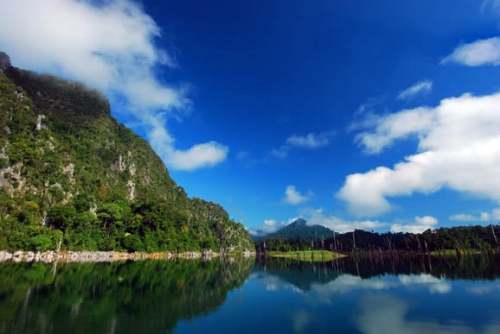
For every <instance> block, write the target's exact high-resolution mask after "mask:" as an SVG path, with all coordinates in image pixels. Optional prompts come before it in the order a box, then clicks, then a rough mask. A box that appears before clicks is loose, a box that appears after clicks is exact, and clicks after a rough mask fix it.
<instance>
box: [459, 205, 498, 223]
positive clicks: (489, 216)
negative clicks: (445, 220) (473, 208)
mask: <svg viewBox="0 0 500 334" xmlns="http://www.w3.org/2000/svg"><path fill="white" fill-rule="evenodd" d="M450 220H454V221H460V222H491V221H493V220H496V221H498V220H500V208H498V209H494V210H493V211H491V212H481V213H479V215H477V216H474V215H471V214H466V213H458V214H455V215H452V216H450Z"/></svg>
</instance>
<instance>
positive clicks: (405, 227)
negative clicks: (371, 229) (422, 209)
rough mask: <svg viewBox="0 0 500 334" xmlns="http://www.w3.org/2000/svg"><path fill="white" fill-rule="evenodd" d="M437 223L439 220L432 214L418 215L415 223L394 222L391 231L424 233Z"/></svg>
mask: <svg viewBox="0 0 500 334" xmlns="http://www.w3.org/2000/svg"><path fill="white" fill-rule="evenodd" d="M437 223H438V220H437V219H436V218H434V217H432V216H424V217H418V216H417V217H415V222H414V223H413V224H393V225H392V226H391V232H392V233H399V232H408V233H422V232H424V231H426V230H428V229H432V228H433V227H434V226H435V225H436V224H437Z"/></svg>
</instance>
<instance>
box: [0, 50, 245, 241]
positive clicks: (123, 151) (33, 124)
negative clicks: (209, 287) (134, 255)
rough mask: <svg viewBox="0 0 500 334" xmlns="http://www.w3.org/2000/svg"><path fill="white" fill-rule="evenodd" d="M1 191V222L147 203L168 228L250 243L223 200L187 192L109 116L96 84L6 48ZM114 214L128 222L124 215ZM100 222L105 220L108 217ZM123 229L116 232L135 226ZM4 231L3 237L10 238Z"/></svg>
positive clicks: (0, 86) (0, 105)
mask: <svg viewBox="0 0 500 334" xmlns="http://www.w3.org/2000/svg"><path fill="white" fill-rule="evenodd" d="M0 197H1V198H2V199H4V201H3V202H4V203H0V209H2V212H0V224H2V221H4V222H5V221H7V220H9V221H11V223H10V224H11V225H12V224H13V223H12V221H15V220H17V221H21V223H22V222H24V221H26V222H28V224H32V225H33V226H36V225H37V224H38V226H45V227H47V228H54V227H55V226H51V225H50V219H49V221H47V217H49V218H50V212H51V209H52V208H53V207H55V206H66V207H72V208H75V210H76V212H77V213H82V212H90V213H93V214H94V215H95V217H94V218H95V220H99V217H98V216H99V213H100V212H102V209H103V207H104V206H105V205H106V204H107V203H118V202H120V201H121V202H120V203H122V204H123V202H127V203H128V206H129V209H131V210H132V214H133V213H136V209H137V207H138V206H139V204H144V203H147V204H148V205H151V204H154V207H161V209H158V210H160V211H161V210H164V211H165V212H166V213H165V214H164V215H167V214H168V216H169V218H168V221H169V222H170V223H171V225H172V226H173V230H174V232H176V233H177V232H178V231H177V230H178V229H182V228H183V229H184V230H182V231H184V232H186V233H187V231H189V230H191V232H189V233H190V237H189V238H188V239H189V240H190V239H193V238H198V239H207V240H208V239H210V240H211V241H209V242H208V241H207V242H208V245H211V244H214V243H215V245H216V246H217V247H221V248H227V249H234V248H235V247H236V248H243V249H251V248H252V244H251V241H250V238H249V236H248V233H246V231H245V229H244V228H243V226H242V225H241V224H236V223H233V222H231V221H230V219H229V217H228V214H227V213H226V211H225V210H224V209H223V208H222V207H220V206H219V205H217V204H214V203H210V202H206V201H203V200H201V199H190V198H188V197H187V195H186V193H185V191H184V189H182V188H181V187H179V186H178V185H177V184H176V183H175V182H174V181H173V180H172V179H171V177H170V175H169V173H168V170H167V169H166V167H165V165H164V164H163V162H162V161H161V159H160V158H159V157H158V156H157V155H156V154H155V153H154V152H153V150H152V149H151V147H150V145H149V144H148V143H147V142H146V141H144V140H143V139H142V138H140V137H139V136H137V135H135V134H134V133H133V132H132V131H131V130H129V129H127V128H126V127H124V126H123V125H122V124H119V123H118V122H117V121H116V120H115V119H114V118H112V117H111V116H110V106H109V102H108V101H107V100H106V98H105V97H104V96H103V95H102V94H101V93H100V92H98V91H95V90H91V89H88V88H87V87H85V86H83V85H81V84H79V83H76V82H71V81H65V80H61V79H59V78H56V77H53V76H49V75H39V74H36V73H33V72H29V71H24V70H21V69H18V68H15V67H12V66H11V65H10V60H9V58H8V56H7V55H6V54H5V53H0ZM0 202H2V201H0ZM151 202H154V203H151ZM122 206H123V205H122ZM148 212H150V211H148ZM141 213H142V216H141V217H143V218H144V212H142V211H141ZM107 214H108V215H109V212H108V213H107ZM137 214H139V213H137ZM101 218H102V217H101ZM106 219H107V218H106ZM165 219H167V218H165ZM115 220H116V219H115ZM119 221H120V222H122V223H123V224H125V226H127V224H126V222H124V218H120V219H119ZM101 223H102V219H101ZM140 223H144V221H142V222H140ZM3 224H4V225H5V223H3ZM11 225H9V226H11ZM63 225H64V224H63ZM103 225H104V226H106V227H108V224H107V220H106V222H104V223H103ZM65 227H66V230H64V231H63V232H64V234H65V235H66V233H68V226H65ZM72 227H74V226H69V228H70V229H71V228H72ZM94 227H99V226H94ZM100 227H102V226H100ZM151 229H152V228H151V227H150V230H151ZM156 229H157V227H155V228H154V229H152V230H154V231H156ZM166 230H168V229H167V227H165V231H166ZM186 230H187V231H186ZM127 231H128V230H127V229H126V228H125V229H123V231H122V232H123V233H124V235H125V234H127V233H128V234H134V233H135V230H134V231H132V232H134V233H131V232H127ZM108 232H109V233H108V234H111V232H116V231H111V232H110V231H108ZM146 232H147V231H146ZM146 232H141V233H142V235H141V236H140V238H141V240H142V242H144V238H145V233H146ZM118 233H120V231H118ZM0 234H1V232H0ZM207 235H209V236H210V237H209V238H208V237H207V238H206V236H207ZM30 237H33V236H30ZM35 237H36V235H35ZM5 238H6V239H5V240H4V244H12V242H9V241H8V237H5ZM116 238H117V240H118V239H119V236H116ZM122 238H123V236H122ZM1 240H2V239H1V236H0V248H1V246H2V241H1ZM65 243H66V242H65ZM70 243H71V242H70V241H69V242H68V243H67V244H68V245H69V244H70ZM172 243H175V241H172ZM195 244H196V243H195ZM117 247H118V248H119V247H120V246H119V245H118V246H117ZM171 247H173V246H171ZM193 247H195V248H196V247H201V244H198V246H196V245H195V246H193ZM183 248H185V249H184V250H187V249H188V248H189V246H186V245H185V247H183Z"/></svg>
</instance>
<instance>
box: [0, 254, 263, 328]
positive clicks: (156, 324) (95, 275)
mask: <svg viewBox="0 0 500 334" xmlns="http://www.w3.org/2000/svg"><path fill="white" fill-rule="evenodd" d="M253 264H254V258H250V259H241V260H240V261H228V260H224V259H220V260H219V259H214V260H212V261H208V262H200V261H199V260H192V261H139V262H131V263H104V264H103V263H85V264H63V265H61V264H59V265H58V266H57V267H56V265H48V264H43V263H33V264H31V263H29V264H28V263H21V264H17V263H11V262H7V263H0V272H2V275H0V297H1V299H0V300H1V303H0V333H171V332H172V331H173V329H174V328H175V326H176V324H177V323H178V321H180V320H182V319H184V320H190V319H192V318H194V317H196V316H199V315H202V314H207V313H209V312H212V311H214V310H216V309H217V308H218V307H220V306H221V305H222V304H223V303H224V301H225V300H226V297H227V294H228V293H229V292H230V291H231V290H233V289H235V288H237V287H239V286H241V285H242V284H243V282H244V281H245V279H246V278H247V277H248V276H249V275H250V272H251V270H252V267H253ZM111 328H114V330H112V329H111Z"/></svg>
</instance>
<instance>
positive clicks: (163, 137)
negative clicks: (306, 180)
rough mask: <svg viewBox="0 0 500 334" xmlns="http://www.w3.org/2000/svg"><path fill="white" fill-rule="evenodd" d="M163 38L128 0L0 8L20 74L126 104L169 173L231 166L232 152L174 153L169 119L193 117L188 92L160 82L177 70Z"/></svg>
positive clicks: (65, 0)
mask: <svg viewBox="0 0 500 334" xmlns="http://www.w3.org/2000/svg"><path fill="white" fill-rule="evenodd" d="M160 37H161V31H160V28H159V27H158V25H157V24H156V23H155V21H154V20H153V19H152V18H151V17H150V16H149V15H147V14H146V13H145V12H144V11H143V9H142V8H141V6H140V5H139V4H138V3H136V2H133V1H131V0H107V1H103V2H102V3H99V4H98V5H97V4H96V2H95V1H91V0H51V1H29V0H16V1H7V0H1V1H0V45H1V48H2V51H5V52H6V53H7V54H9V55H10V57H11V59H12V61H13V63H14V64H15V65H16V66H19V67H22V68H28V69H31V70H36V71H42V72H49V73H53V74H56V75H61V76H64V77H66V78H70V79H73V80H78V81H82V82H84V83H86V84H87V85H90V86H92V87H94V88H97V89H100V90H102V91H104V92H105V93H106V94H107V95H108V97H110V98H112V99H116V100H117V101H118V100H120V101H123V100H124V101H126V102H125V108H124V109H125V112H126V113H127V116H128V117H127V118H131V117H132V118H133V119H134V120H135V121H137V124H139V127H141V128H142V129H144V130H146V131H148V134H147V137H148V139H149V141H150V142H151V144H152V146H153V148H154V149H155V151H156V152H157V153H158V154H159V155H160V156H161V157H162V158H163V159H164V161H165V162H166V164H167V165H168V166H169V167H173V168H177V169H195V168H200V167H207V166H213V165H214V164H217V163H219V162H221V161H223V160H224V159H225V158H226V155H227V150H228V149H227V147H225V146H222V145H220V144H217V143H213V142H209V143H204V144H197V145H194V146H193V147H192V148H190V149H189V150H187V151H179V150H178V149H176V148H175V147H174V146H173V144H174V141H173V139H172V138H171V136H170V135H169V133H168V131H167V128H166V125H167V119H168V117H167V116H171V115H172V113H173V112H174V111H181V112H182V111H185V110H188V109H189V107H190V105H191V101H190V100H189V98H188V97H187V92H188V91H189V87H188V86H186V85H184V86H174V85H168V84H165V83H163V82H162V81H160V80H159V79H158V78H157V76H156V73H155V71H156V70H157V69H159V68H162V67H163V68H165V67H167V68H169V67H170V68H175V67H176V66H177V64H176V60H175V57H173V55H172V54H171V53H169V52H167V51H165V50H162V49H160V48H158V47H157V46H156V45H155V43H154V42H155V39H158V38H160ZM120 112H122V113H123V112H124V110H121V111H120ZM195 154H199V156H198V157H194V155H195ZM186 161H187V162H186Z"/></svg>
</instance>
